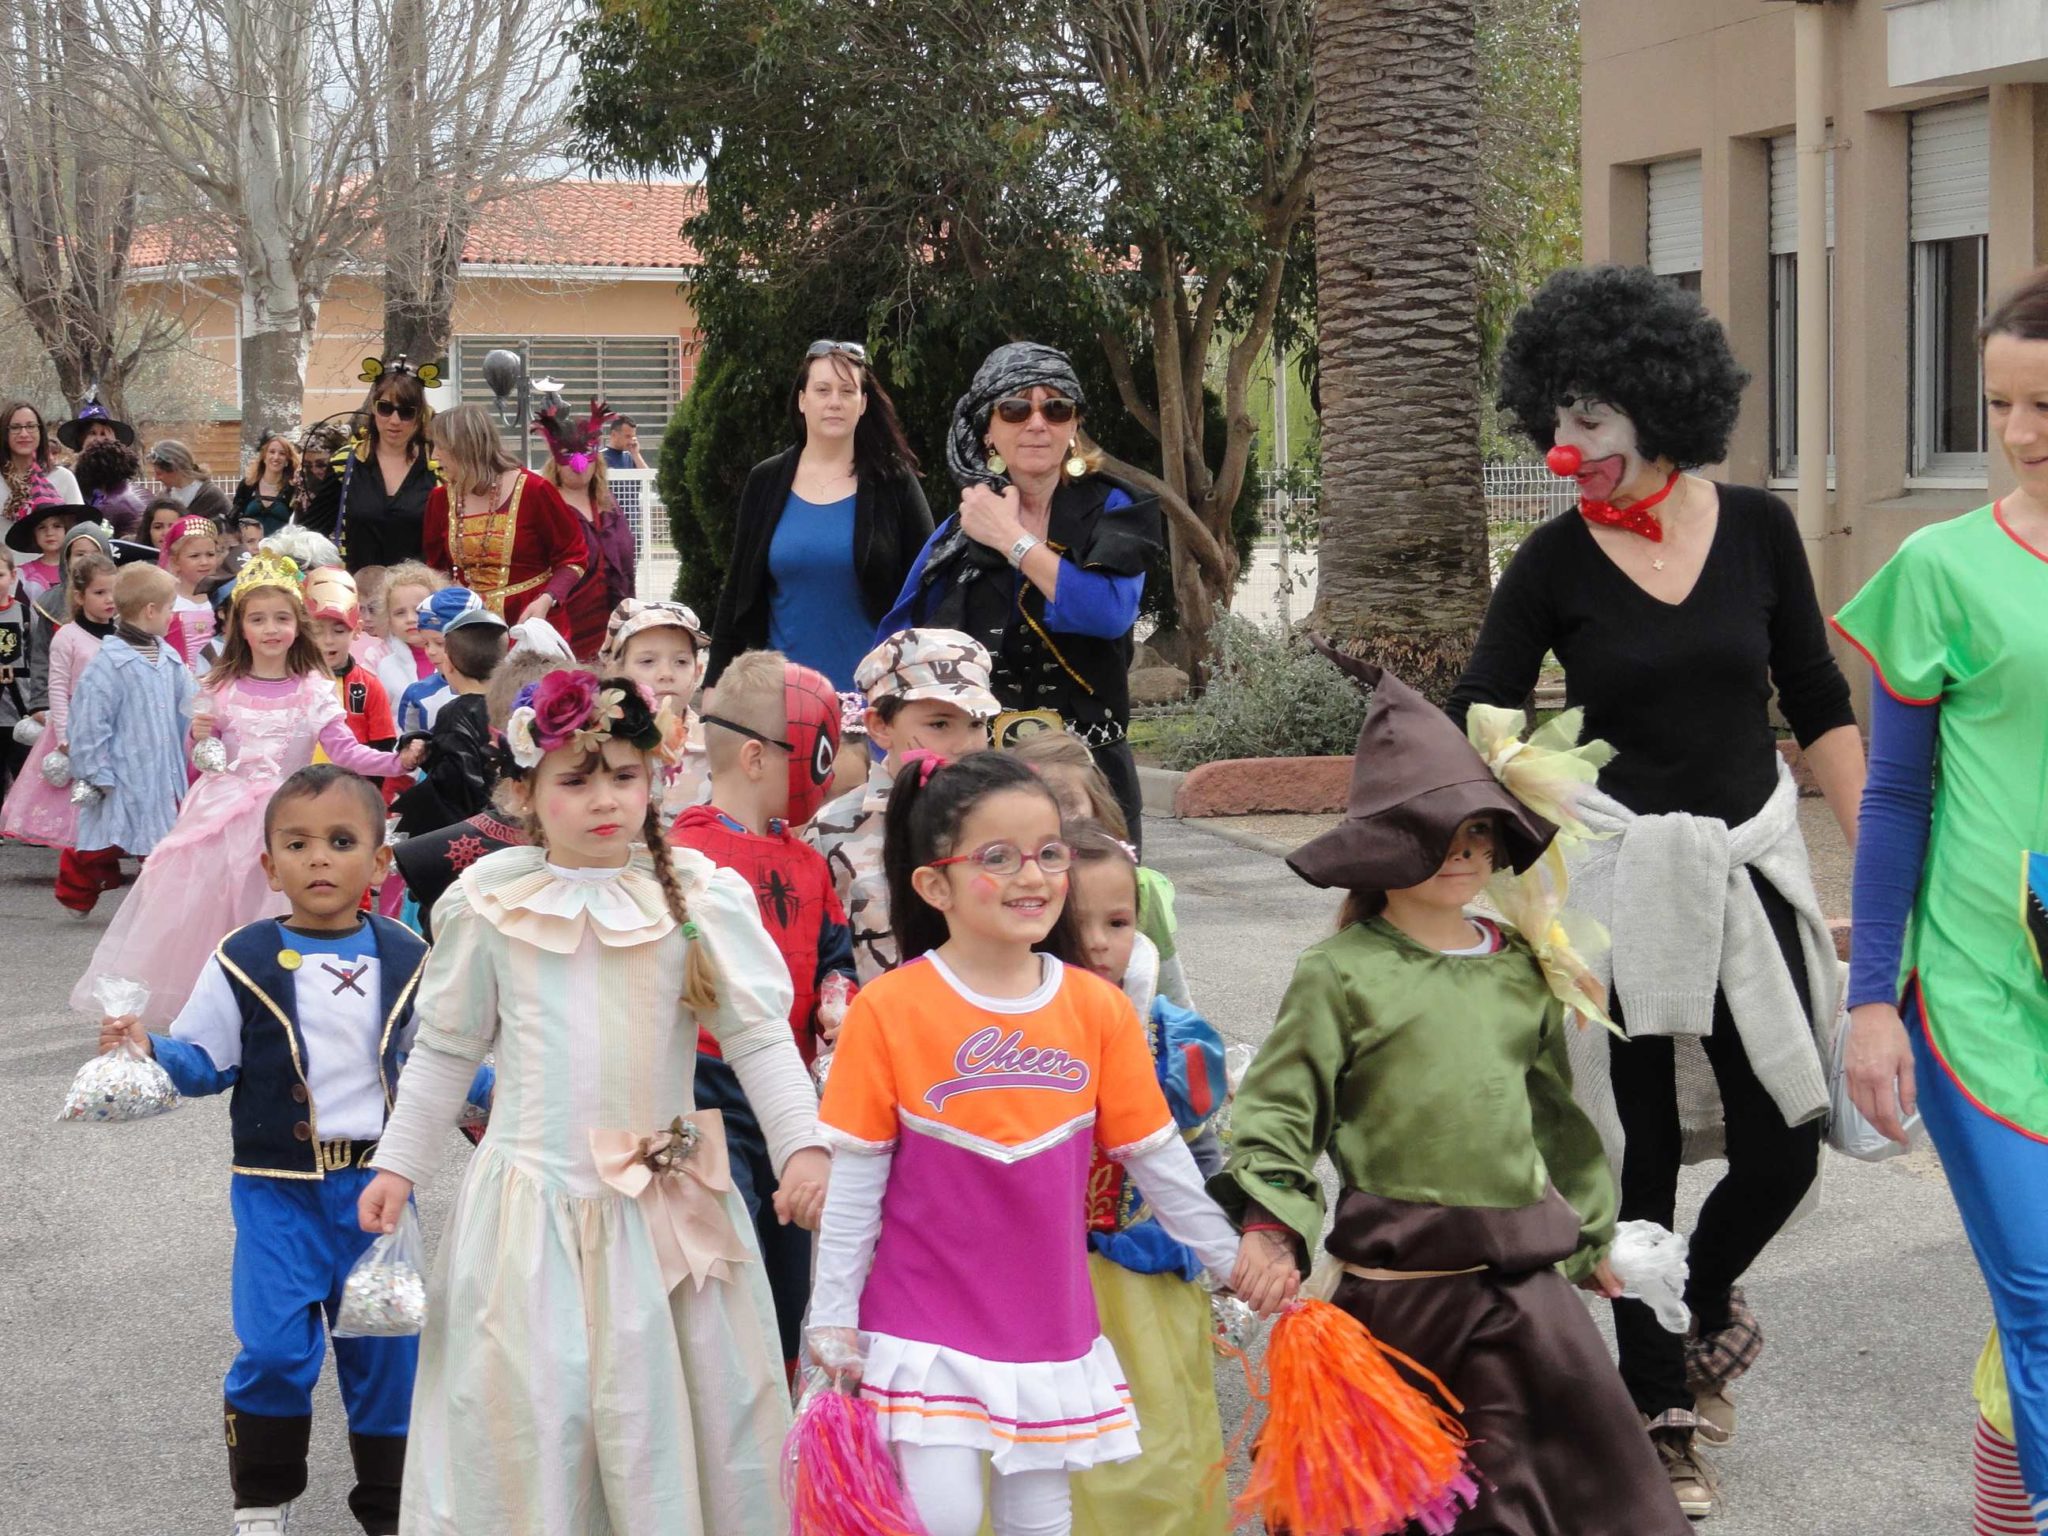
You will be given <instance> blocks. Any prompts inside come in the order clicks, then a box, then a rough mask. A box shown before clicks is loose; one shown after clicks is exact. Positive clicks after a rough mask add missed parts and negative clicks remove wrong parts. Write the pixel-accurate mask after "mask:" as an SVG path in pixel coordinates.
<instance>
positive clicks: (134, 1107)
mask: <svg viewBox="0 0 2048 1536" xmlns="http://www.w3.org/2000/svg"><path fill="white" fill-rule="evenodd" d="M177 1107H178V1090H177V1089H176V1088H174V1087H172V1086H171V1077H170V1074H169V1073H168V1072H166V1071H164V1069H163V1068H162V1067H160V1066H158V1065H157V1064H156V1063H155V1062H154V1061H151V1060H150V1059H149V1058H147V1057H145V1056H138V1055H136V1054H135V1053H134V1051H133V1050H132V1049H130V1048H129V1047H128V1046H126V1045H117V1046H115V1047H114V1049H113V1050H111V1051H108V1052H107V1053H106V1054H105V1055H104V1056H95V1057H93V1059H92V1060H91V1061H88V1062H87V1063H86V1064H85V1065H84V1066H82V1067H80V1068H79V1069H78V1075H77V1076H76V1077H74V1078H73V1079H72V1080H71V1091H70V1092H69V1093H67V1094H65V1095H64V1109H63V1112H62V1113H61V1114H59V1115H58V1116H57V1118H58V1119H59V1120H94V1121H114V1120H147V1119H148V1118H149V1117H150V1116H151V1115H160V1114H162V1113H163V1112H164V1111H165V1110H167V1109H176V1108H177Z"/></svg>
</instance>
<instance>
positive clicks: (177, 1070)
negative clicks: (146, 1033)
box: [149, 1035, 242, 1099]
mask: <svg viewBox="0 0 2048 1536" xmlns="http://www.w3.org/2000/svg"><path fill="white" fill-rule="evenodd" d="M149 1043H150V1045H151V1047H152V1048H153V1049H154V1050H155V1051H156V1059H157V1065H159V1066H161V1067H162V1068H163V1069H164V1071H165V1073H166V1074H168V1075H169V1077H170V1079H171V1086H172V1087H174V1088H176V1089H177V1090H178V1092H179V1093H180V1094H181V1095H183V1096H184V1097H185V1098H188V1099H203V1098H205V1097H206V1096H207V1095H208V1094H213V1093H221V1092H223V1091H225V1090H226V1089H229V1088H232V1087H234V1086H235V1084H236V1083H237V1082H238V1081H240V1079H241V1076H242V1069H241V1068H239V1067H230V1068H228V1070H227V1071H225V1072H223V1071H221V1070H220V1068H218V1067H216V1066H215V1065H214V1064H213V1058H212V1057H211V1056H209V1055H207V1054H206V1048H205V1047H204V1046H199V1045H194V1044H192V1042H190V1041H189V1040H176V1039H173V1038H172V1037H171V1036H169V1035H151V1036H150V1037H149Z"/></svg>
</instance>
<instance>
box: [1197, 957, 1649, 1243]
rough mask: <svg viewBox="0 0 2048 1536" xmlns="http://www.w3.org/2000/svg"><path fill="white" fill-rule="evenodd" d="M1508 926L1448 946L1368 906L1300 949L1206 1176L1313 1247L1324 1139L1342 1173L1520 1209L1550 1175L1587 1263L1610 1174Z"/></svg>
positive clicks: (1362, 1183)
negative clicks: (1225, 1145) (1220, 1158)
mask: <svg viewBox="0 0 2048 1536" xmlns="http://www.w3.org/2000/svg"><path fill="white" fill-rule="evenodd" d="M1503 932H1504V933H1505V934H1506V937H1507V945H1506V947H1505V948H1503V949H1501V950H1499V951H1498V952H1496V953H1494V954H1491V955H1446V954H1441V953H1439V952H1438V951H1436V950H1433V949H1429V948H1427V947H1425V946H1423V945H1421V944H1418V943H1416V942H1415V941H1414V940H1413V939H1411V938H1409V937H1408V936H1407V935H1406V934H1404V933H1402V932H1401V931H1400V930H1399V929H1398V928H1396V927H1394V926H1393V925H1392V924H1391V923H1389V922H1388V921H1387V920H1386V919H1385V918H1375V919H1373V920H1372V921H1371V922H1367V923H1354V924H1352V925H1351V926H1350V927H1347V928H1345V929H1344V930H1343V931H1342V932H1340V933H1337V934H1335V935H1334V936H1332V937H1330V938H1327V939H1325V940H1323V941H1322V942H1321V943H1320V944H1317V945H1315V946H1314V947H1313V948H1311V949H1310V950H1308V952H1307V953H1305V954H1304V955H1303V956H1302V957H1301V959H1300V961H1299V962H1298V963H1297V964H1296V966H1295V970H1294V980H1293V982H1292V983H1291V984H1290V985H1289V986H1288V989H1287V996H1286V999H1285V1000H1284V1001H1283V1002H1282V1003H1281V1005H1280V1017H1279V1020H1278V1022H1277V1023H1276V1024H1275V1025H1274V1027H1273V1032H1272V1034H1271V1035H1269V1036H1268V1037H1267V1039H1266V1042H1265V1044H1264V1045H1263V1046H1261V1047H1260V1048H1259V1054H1258V1057H1257V1059H1255V1060H1254V1061H1253V1063H1252V1066H1251V1070H1250V1071H1249V1072H1248V1073H1247V1074H1246V1075H1245V1079H1244V1083H1243V1085H1242V1086H1241V1087H1240V1088H1239V1089H1238V1093H1237V1099H1236V1103H1235V1106H1234V1108H1233V1109H1232V1111H1231V1152H1230V1161H1229V1163H1228V1164H1227V1166H1226V1167H1225V1169H1224V1171H1223V1172H1222V1173H1220V1174H1218V1175H1217V1176H1216V1177H1215V1178H1214V1179H1212V1180H1211V1181H1210V1185H1209V1187H1210V1192H1211V1193H1212V1194H1213V1195H1215V1197H1216V1199H1217V1201H1218V1202H1219V1203H1220V1204H1221V1205H1222V1206H1223V1208H1224V1210H1225V1211H1227V1212H1229V1213H1230V1214H1231V1216H1232V1217H1233V1218H1234V1219H1238V1220H1242V1219H1243V1215H1244V1211H1245V1208H1246V1207H1247V1205H1249V1204H1250V1203H1251V1202H1254V1201H1256V1202H1257V1203H1258V1204H1259V1205H1262V1206H1264V1207H1265V1208H1266V1210H1268V1211H1270V1212H1272V1213H1273V1215H1274V1216H1275V1217H1277V1218H1278V1219H1279V1220H1281V1221H1284V1222H1285V1223H1286V1224H1287V1225H1288V1226H1289V1227H1291V1228H1293V1229H1294V1231H1295V1232H1297V1233H1299V1234H1300V1236H1301V1239H1302V1241H1303V1242H1304V1243H1305V1244H1306V1245H1307V1247H1308V1251H1309V1252H1310V1253H1313V1252H1315V1250H1316V1247H1317V1244H1318V1242H1319V1241H1320V1239H1321V1237H1322V1230H1323V1192H1322V1186H1321V1184H1320V1183H1319V1182H1318V1181H1317V1179H1316V1173H1315V1166H1316V1159H1317V1158H1318V1157H1319V1156H1321V1155H1322V1154H1323V1153H1324V1152H1328V1153H1329V1155H1330V1160H1331V1162H1332V1163H1333V1164H1335V1165H1336V1169H1337V1178H1338V1182H1339V1183H1340V1184H1341V1185H1342V1186H1343V1187H1345V1188H1347V1189H1360V1190H1365V1191H1367V1192H1369V1193H1371V1194H1376V1195H1382V1196H1385V1197H1387V1198H1390V1199H1395V1200H1407V1201H1413V1202H1417V1203H1421V1204H1428V1205H1444V1206H1474V1207H1488V1208H1494V1209H1515V1208H1519V1207H1522V1206H1527V1205H1533V1204H1535V1203H1536V1202H1537V1201H1539V1200H1541V1199H1542V1198H1543V1197H1544V1193H1545V1190H1546V1187H1547V1186H1550V1185H1555V1186H1556V1188H1557V1191H1558V1193H1559V1194H1561V1195H1562V1196H1564V1198H1565V1199H1566V1200H1567V1201H1569V1202H1570V1204H1571V1206H1572V1209H1573V1210H1575V1211H1577V1212H1578V1214H1579V1220H1580V1229H1579V1230H1580V1245H1579V1249H1578V1251H1577V1252H1576V1253H1575V1254H1574V1255H1573V1256H1572V1258H1571V1260H1570V1261H1569V1262H1568V1263H1567V1264H1566V1265H1565V1266H1564V1270H1565V1273H1566V1275H1567V1276H1568V1277H1569V1278H1571V1279H1573V1280H1578V1279H1582V1278H1584V1276H1585V1275H1587V1274H1588V1273H1590V1272H1591V1271H1592V1269H1593V1267H1594V1265H1595V1264H1597V1263H1598V1262H1599V1260H1600V1259H1601V1258H1603V1257H1605V1255H1606V1252H1607V1248H1608V1246H1609V1244H1610V1243H1611V1242H1612V1241H1613V1237H1614V1216H1615V1209H1616V1204H1617V1199H1616V1192H1615V1186H1614V1176H1613V1172H1612V1170H1611V1169H1610V1168H1609V1167H1608V1163H1607V1158H1606V1154H1605V1153H1604V1152H1603V1151H1602V1149H1601V1145H1600V1137H1599V1134H1598V1133H1597V1132H1596V1131H1595V1130H1594V1129H1593V1125H1592V1122H1591V1121H1590V1120H1588V1119H1587V1118H1586V1115H1585V1112H1584V1111H1583V1110H1581V1109H1580V1108H1579V1106H1578V1105H1577V1103H1575V1102H1574V1101H1573V1099H1572V1086H1571V1066H1570V1063H1569V1062H1568V1060H1567V1059H1566V1055H1565V1037H1564V1030H1565V1028H1566V1025H1565V1023H1564V1009H1563V1005H1562V1004H1560V1003H1559V1002H1558V1001H1557V999H1556V998H1555V997H1553V996H1552V995H1551V992H1550V989H1549V987H1548V986H1546V985H1545V984H1544V980H1543V975H1542V972H1541V971H1540V970H1539V969H1538V967H1537V964H1536V960H1535V958H1534V956H1532V955H1531V954H1530V952H1529V950H1528V947H1527V946H1526V945H1525V944H1524V943H1523V941H1522V939H1521V937H1520V936H1519V935H1517V934H1515V933H1514V932H1513V931H1512V930H1505V929H1504V930H1503Z"/></svg>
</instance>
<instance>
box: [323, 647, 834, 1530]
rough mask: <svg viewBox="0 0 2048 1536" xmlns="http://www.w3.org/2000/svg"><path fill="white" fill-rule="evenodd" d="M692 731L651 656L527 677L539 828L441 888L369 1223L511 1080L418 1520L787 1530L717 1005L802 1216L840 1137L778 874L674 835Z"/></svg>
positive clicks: (769, 1334)
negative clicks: (470, 1114) (610, 670)
mask: <svg viewBox="0 0 2048 1536" xmlns="http://www.w3.org/2000/svg"><path fill="white" fill-rule="evenodd" d="M666 750H667V748H666V747H665V735H664V727H663V724H662V723H661V722H658V721H657V720H656V718H655V717H654V716H653V715H651V714H650V713H649V712H648V709H647V706H646V704H645V702H644V701H643V700H642V698H641V696H640V694H639V692H638V690H637V689H635V687H634V686H633V684H632V683H631V682H629V681H627V680H626V679H623V678H611V679H606V680H604V681H603V682H600V681H599V679H598V678H597V677H596V675H595V674H593V673H590V672H586V671H580V670H564V671H560V672H554V673H550V674H549V675H548V676H546V677H544V678H542V679H541V680H540V681H539V682H537V683H534V684H529V685H528V686H527V687H526V688H524V689H522V690H521V692H520V694H519V696H518V700H517V703H516V705H515V707H514V709H513V710H512V713H511V715H510V717H509V719H508V720H507V722H506V729H505V758H504V761H503V762H502V763H501V769H502V772H503V774H504V775H505V780H506V785H505V788H503V789H501V791H500V793H501V796H506V797H508V799H509V803H508V805H507V809H508V810H512V811H516V812H518V813H519V814H521V815H523V816H524V817H525V818H526V823H527V827H526V830H527V831H528V833H529V835H530V836H531V837H532V839H533V842H532V846H529V847H523V848H505V849H501V850H499V851H498V852H496V853H492V854H489V855H487V856H485V857H484V858H481V859H479V860H477V861H476V862H475V863H474V864H472V865H470V866H469V868H468V869H466V870H465V871H463V874H462V876H461V878H460V879H459V880H458V881H457V882H456V883H455V884H454V885H453V886H451V887H450V888H449V889H448V891H447V893H446V894H445V895H443V896H442V897H441V898H440V900H439V901H438V902H437V903H436V904H435V907H434V913H433V922H434V939H435V943H434V950H433V954H432V955H431V956H430V957H429V959H428V961H427V968H426V974H425V977H424V979H423V980H422V982H421V985H420V994H419V1000H418V1004H417V1009H416V1012H417V1017H418V1019H419V1021H420V1028H419V1034H418V1037H417V1040H416V1041H415V1045H414V1050H413V1054H412V1056H411V1057H410V1058H409V1060H408V1061H407V1064H406V1069H405V1075H404V1077H403V1078H402V1079H401V1080H400V1083H399V1092H398V1102H397V1106H396V1108H395V1109H394V1110H393V1112H392V1116H391V1120H390V1123H389V1125H388V1126H387V1128H386V1130H385V1132H384V1136H383V1139H382V1140H381V1142H380V1143H379V1146H378V1151H377V1155H376V1158H375V1160H374V1166H375V1167H377V1168H378V1169H379V1170H380V1172H379V1174H378V1176H377V1178H376V1179H375V1180H373V1181H372V1182H371V1184H370V1185H369V1186H368V1188H366V1189H365V1190H364V1192H363V1197H362V1201H361V1216H362V1222H363V1226H364V1228H365V1229H366V1230H368V1231H391V1230H393V1229H394V1228H395V1226H396V1224H397V1221H398V1218H399V1215H400V1214H401V1212H402V1211H403V1210H404V1208H405V1203H406V1200H407V1199H408V1197H409V1196H410V1195H411V1192H412V1189H413V1186H414V1185H415V1184H416V1183H418V1182H419V1181H421V1180H423V1179H425V1178H426V1177H427V1176H428V1175H429V1174H430V1173H431V1172H432V1171H433V1169H434V1166H435V1164H436V1163H437V1162H438V1161H439V1159H440V1154H441V1151H442V1149H443V1148H444V1147H445V1146H446V1144H447V1141H448V1131H449V1129H450V1127H452V1126H453V1125H454V1124H455V1122H456V1118H457V1116H458V1114H459V1112H460V1110H461V1108H462V1103H463V1099H464V1097H465V1092H466V1090H467V1088H468V1085H469V1083H470V1080H471V1077H472V1076H473V1074H474V1073H475V1070H476V1065H477V1063H478V1062H480V1061H481V1060H482V1059H483V1057H484V1056H485V1054H486V1053H488V1052H492V1051H495V1052H496V1058H497V1087H496V1096H495V1099H494V1101H493V1103H492V1109H491V1121H490V1128H489V1130H488V1131H486V1132H485V1134H484V1137H483V1140H482V1142H481V1144H480V1145H479V1147H478V1149H477V1153H476V1156H475V1157H474V1158H473V1159H472V1161H471V1162H470V1165H469V1168H468V1171H467V1174H466V1175H465V1177H464V1179H463V1184H462V1190H461V1192H460V1193H459V1194H458V1195H457V1197H456V1200H455V1207H454V1210H453V1212H452V1214H451V1215H450V1217H449V1222H448V1229H447V1231H446V1233H445V1234H444V1235H443V1237H442V1240H441V1246H440V1253H439V1256H438V1259H437V1261H436V1267H435V1272H434V1275H433V1279H432V1282H431V1284H430V1287H429V1291H428V1306H427V1324H426V1329H425V1332H424V1333H423V1335H422V1336H421V1340H420V1367H419V1378H418V1385H417V1388H416V1390H415V1392H414V1396H413V1412H412V1432H411V1438H410V1440H409V1442H408V1445H407V1450H406V1465H405V1485H404V1486H405V1491H404V1500H403V1508H402V1511H401V1514H400V1523H399V1529H400V1530H401V1531H402V1532H403V1533H405V1536H478V1533H480V1532H486V1531H488V1532H490V1533H491V1536H613V1533H617V1536H639V1533H648V1536H653V1533H660V1536H784V1533H786V1532H787V1531H788V1529H789V1512H788V1509H787V1506H786V1505H785V1503H784V1500H783V1496H782V1491H781V1449H782V1440H783V1436H784V1435H785V1434H786V1433H787V1432H788V1429H789V1422H790V1404H789V1392H788V1388H787V1386H786V1385H785V1382H784V1378H783V1372H782V1348H781V1343H780V1340H779V1338H778V1336H777V1333H776V1326H775V1312H774V1306H773V1303H772V1302H771V1301H770V1299H769V1293H768V1284H767V1280H766V1278H765V1275H764V1273H763V1270H762V1266H761V1262H760V1252H759V1250H758V1248H757V1247H756V1246H755V1243H754V1238H753V1230H752V1225H751V1223H750V1222H749V1220H748V1218H747V1211H746V1206H745V1205H744V1204H743V1203H742V1202H741V1200H740V1197H739V1195H738V1193H737V1191H736V1190H735V1189H734V1187H733V1182H732V1178H731V1176H730V1173H729V1172H728V1168H727V1160H726V1149H725V1136H724V1129H723V1126H722V1124H721V1121H720V1118H719V1116H718V1114H717V1112H716V1111H705V1110H697V1109H695V1108H694V1107H693V1103H694V1101H693V1098H692V1087H693V1076H694V1072H695V1068H696V1061H697V1049H696V1045H697V1027H698V1024H699V1022H700V1021H701V1022H702V1023H704V1024H705V1025H707V1026H708V1027H709V1028H710V1030H711V1032H712V1033H713V1034H714V1035H715V1036H716V1037H717V1038H718V1042H719V1044H720V1046H721V1048H722V1049H723V1051H724V1054H725V1059H726V1061H727V1062H729V1063H730V1064H731V1065H732V1068H733V1070H734V1072H735V1073H737V1074H738V1076H739V1079H740V1082H741V1084H742V1086H743V1087H744V1088H745V1090H746V1095H747V1098H748V1099H749V1101H751V1103H752V1104H753V1106H754V1110H755V1113H756V1114H757V1115H758V1117H759V1119H760V1122H761V1126H762V1129H763V1131H764V1132H765V1133H766V1135H767V1140H768V1146H769V1152H770V1155H771V1157H772V1159H773V1161H774V1163H775V1165H776V1167H777V1169H778V1170H779V1173H780V1178H781V1187H780V1189H778V1190H777V1192H776V1194H775V1208H776V1211H777V1214H778V1215H780V1216H782V1217H783V1219H784V1220H791V1221H797V1222H799V1223H801V1224H802V1225H805V1226H812V1225H815V1223H816V1220H817V1214H818V1211H819V1209H820V1208H821V1207H822V1205H823V1203H824V1183H825V1175H826V1171H827V1169H828V1167H829V1159H828V1158H827V1156H826V1154H825V1152H824V1150H823V1149H822V1146H821V1145H820V1143H819V1138H818V1128H817V1100H816V1096H815V1092H814V1090H813V1089H812V1087H811V1082H810V1078H809V1076H808V1074H807V1073H806V1072H805V1071H804V1066H803V1061H802V1058H801V1057H799V1056H798V1054H797V1049H796V1043H795V1041H794V1040H792V1039H791V1037H790V1033H789V1006H790V995H791V994H790V983H789V973H788V970H787V968H786V967H785V966H784V965H783V963H782V959H781V956H780V955H779V953H778V952H777V950H776V948H775V945H774V942H773V941H772V940H771V939H770V938H769V937H768V933H767V930H765V929H764V928H763V927H762V926H761V919H760V915H759V909H758V907H757V905H756V901H755V896H754V892H753V889H752V887H750V886H749V885H747V884H746V883H745V882H744V881H743V880H742V879H741V878H740V877H739V876H738V875H736V874H734V873H733V872H732V871H730V870H721V869H717V868H715V867H714V866H713V865H712V863H711V861H710V860H709V859H708V858H706V857H705V856H704V855H703V854H701V853H697V852H695V851H694V850H689V849H671V848H669V847H668V845H667V844H666V842H665V841H664V840H663V838H662V835H661V825H660V821H659V817H658V812H657V811H656V809H655V807H654V806H653V804H652V802H651V799H650V786H651V784H652V782H653V768H654V764H655V761H656V760H657V759H658V758H659V757H660V756H662V754H663V753H664V752H665V751H666ZM636 842H637V843H639V844H644V846H637V845H636ZM451 1090H452V1092H451Z"/></svg>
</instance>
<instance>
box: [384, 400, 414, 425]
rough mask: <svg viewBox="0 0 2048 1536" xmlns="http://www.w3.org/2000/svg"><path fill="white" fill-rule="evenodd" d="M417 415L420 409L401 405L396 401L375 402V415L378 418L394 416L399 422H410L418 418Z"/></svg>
mask: <svg viewBox="0 0 2048 1536" xmlns="http://www.w3.org/2000/svg"><path fill="white" fill-rule="evenodd" d="M419 413H420V408H419V407H418V406H416V405H401V404H399V402H398V401H396V400H379V401H378V402H377V414H378V415H379V416H396V417H397V418H398V419H399V420H400V421H412V420H414V419H415V418H417V417H418V415H419Z"/></svg>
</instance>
